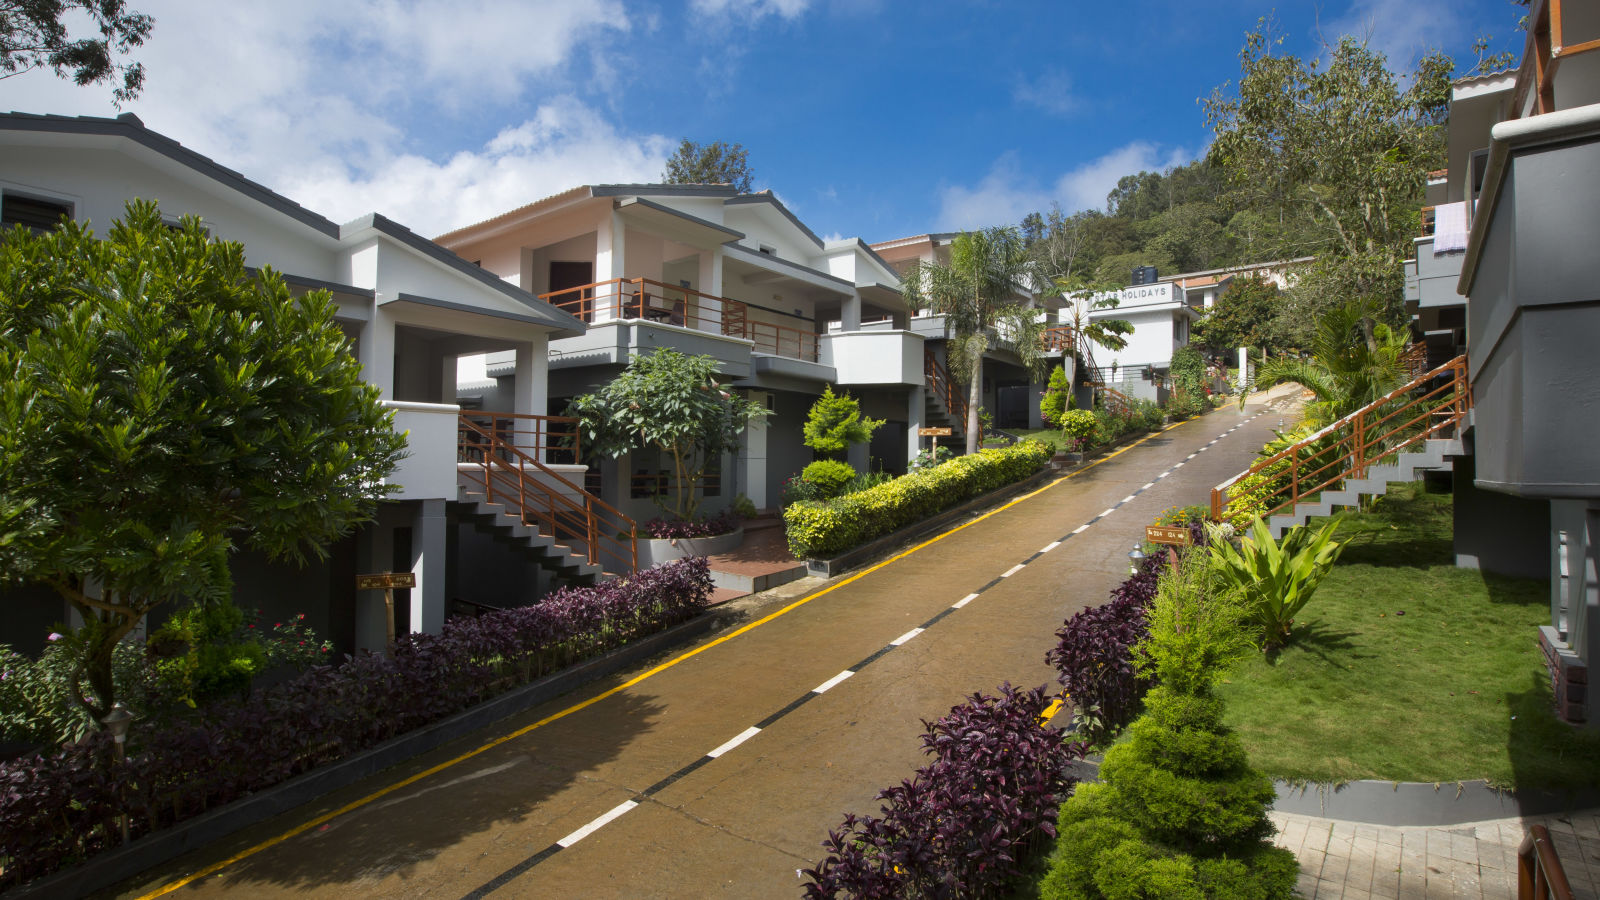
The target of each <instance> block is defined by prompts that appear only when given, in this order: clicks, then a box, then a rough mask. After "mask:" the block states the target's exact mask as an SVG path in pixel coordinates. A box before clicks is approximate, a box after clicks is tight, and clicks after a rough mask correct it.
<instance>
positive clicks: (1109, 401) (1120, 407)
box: [1093, 382, 1133, 417]
mask: <svg viewBox="0 0 1600 900" xmlns="http://www.w3.org/2000/svg"><path fill="white" fill-rule="evenodd" d="M1093 387H1094V394H1095V397H1096V399H1098V400H1099V402H1100V405H1101V406H1103V407H1105V410H1106V412H1108V413H1111V414H1112V415H1114V416H1119V417H1120V416H1126V415H1128V414H1129V413H1131V412H1132V411H1133V402H1132V401H1130V400H1129V399H1128V395H1127V394H1124V393H1123V392H1121V391H1119V390H1117V389H1116V388H1113V387H1106V386H1105V384H1104V383H1103V382H1095V383H1094V385H1093Z"/></svg>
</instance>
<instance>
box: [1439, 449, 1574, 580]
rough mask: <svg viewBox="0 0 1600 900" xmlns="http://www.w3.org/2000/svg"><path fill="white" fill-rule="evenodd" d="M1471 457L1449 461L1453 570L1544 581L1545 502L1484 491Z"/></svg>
mask: <svg viewBox="0 0 1600 900" xmlns="http://www.w3.org/2000/svg"><path fill="white" fill-rule="evenodd" d="M1474 461H1475V457H1474V456H1471V455H1468V456H1460V457H1457V458H1456V460H1455V469H1454V475H1453V478H1452V485H1451V488H1452V492H1453V493H1454V495H1455V501H1454V503H1453V505H1452V515H1453V516H1454V521H1453V523H1452V524H1453V530H1454V532H1455V546H1454V550H1455V560H1456V565H1457V566H1460V567H1461V568H1464V569H1482V570H1483V571H1485V572H1493V573H1495V574H1497V575H1513V576H1516V577H1518V578H1548V577H1550V503H1549V501H1547V500H1530V499H1527V498H1524V497H1517V496H1513V495H1511V494H1502V493H1499V492H1496V491H1486V490H1484V489H1482V488H1480V487H1478V486H1477V485H1476V484H1474V480H1475V478H1476V475H1477V470H1476V468H1475V466H1474V465H1473V463H1474Z"/></svg>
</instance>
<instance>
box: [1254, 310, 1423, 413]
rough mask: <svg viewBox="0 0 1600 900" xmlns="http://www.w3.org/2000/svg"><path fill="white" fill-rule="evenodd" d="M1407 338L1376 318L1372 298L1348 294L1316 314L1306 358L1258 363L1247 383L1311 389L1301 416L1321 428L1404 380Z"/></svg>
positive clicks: (1281, 358)
mask: <svg viewBox="0 0 1600 900" xmlns="http://www.w3.org/2000/svg"><path fill="white" fill-rule="evenodd" d="M1406 344H1407V336H1406V333H1405V332H1404V331H1400V330H1395V329H1391V328H1390V327H1389V326H1387V325H1385V324H1383V323H1382V322H1380V321H1378V319H1377V316H1376V315H1375V310H1374V307H1373V305H1372V304H1371V303H1368V302H1364V301H1361V300H1352V301H1350V302H1348V303H1346V304H1344V305H1342V306H1336V307H1334V308H1332V309H1330V310H1328V311H1327V312H1325V313H1323V315H1322V317H1321V318H1320V319H1318V320H1317V330H1316V335H1315V336H1314V337H1313V338H1312V341H1311V357H1310V358H1309V359H1301V358H1295V357H1280V358H1278V359H1272V360H1268V361H1266V362H1265V363H1262V364H1261V368H1260V369H1258V370H1257V371H1256V377H1255V381H1254V383H1253V384H1252V385H1251V389H1252V390H1257V391H1262V390H1266V389H1267V388H1270V387H1273V386H1274V385H1279V384H1284V383H1293V384H1298V385H1300V386H1301V387H1303V388H1305V389H1306V390H1308V391H1310V392H1311V393H1312V395H1313V398H1312V401H1311V402H1310V403H1308V404H1306V421H1307V422H1308V423H1309V424H1311V425H1314V426H1316V427H1318V428H1320V427H1322V426H1324V425H1328V424H1331V423H1333V422H1337V421H1338V420H1340V419H1342V418H1344V417H1345V416H1348V415H1350V414H1351V413H1353V412H1355V411H1356V410H1358V409H1360V408H1361V407H1363V406H1366V405H1367V404H1369V403H1372V402H1373V401H1374V400H1377V399H1378V398H1380V397H1383V396H1384V395H1386V394H1388V393H1390V392H1391V391H1393V390H1394V389H1395V388H1398V387H1400V386H1401V385H1403V384H1405V383H1406V382H1407V381H1409V380H1410V378H1409V376H1408V374H1407V371H1406V366H1405V363H1404V362H1402V360H1401V356H1402V355H1403V354H1404V353H1405V350H1406ZM1244 393H1248V392H1243V393H1241V394H1240V397H1239V401H1240V403H1241V404H1242V403H1243V402H1244Z"/></svg>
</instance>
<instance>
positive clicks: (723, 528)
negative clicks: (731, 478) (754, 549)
mask: <svg viewBox="0 0 1600 900" xmlns="http://www.w3.org/2000/svg"><path fill="white" fill-rule="evenodd" d="M738 527H739V517H738V516H736V515H734V514H733V513H732V512H728V511H724V512H721V513H719V514H717V515H715V516H713V517H711V518H709V519H651V520H650V521H648V522H646V523H644V533H645V534H646V535H649V536H650V537H653V538H656V539H658V540H659V539H672V540H682V539H684V538H703V537H711V536H712V535H717V534H727V533H728V532H730V531H732V530H734V529H735V528H738Z"/></svg>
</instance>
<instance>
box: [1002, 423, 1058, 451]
mask: <svg viewBox="0 0 1600 900" xmlns="http://www.w3.org/2000/svg"><path fill="white" fill-rule="evenodd" d="M1006 430H1007V431H1009V432H1011V433H1012V434H1014V435H1016V436H1017V440H1020V441H1026V440H1028V439H1030V438H1032V439H1033V440H1036V441H1038V442H1040V443H1042V444H1049V445H1050V446H1052V447H1054V448H1056V450H1057V451H1061V450H1065V449H1067V447H1066V438H1064V437H1062V436H1061V429H1059V428H1007V429H1006Z"/></svg>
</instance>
